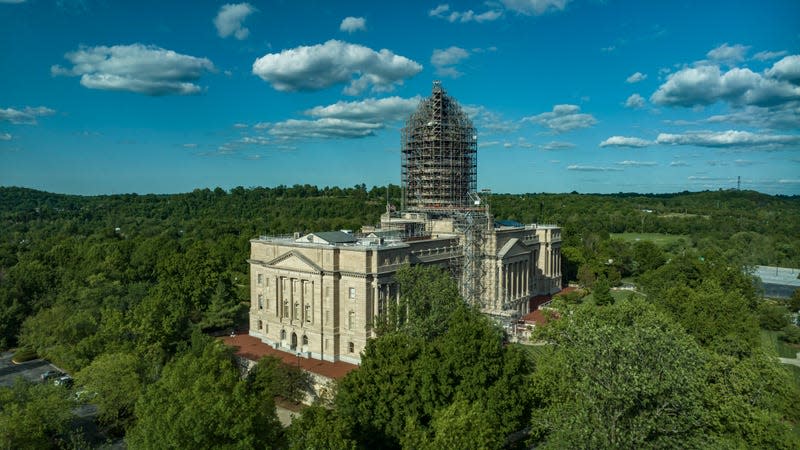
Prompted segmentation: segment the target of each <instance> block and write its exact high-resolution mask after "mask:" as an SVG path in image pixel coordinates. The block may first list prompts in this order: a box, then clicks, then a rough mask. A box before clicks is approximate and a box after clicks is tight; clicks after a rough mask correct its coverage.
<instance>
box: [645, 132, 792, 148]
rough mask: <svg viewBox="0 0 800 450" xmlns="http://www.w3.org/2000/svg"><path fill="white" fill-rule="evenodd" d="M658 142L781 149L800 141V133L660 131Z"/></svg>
mask: <svg viewBox="0 0 800 450" xmlns="http://www.w3.org/2000/svg"><path fill="white" fill-rule="evenodd" d="M656 142H657V143H659V144H664V145H693V146H697V147H711V148H726V147H748V148H764V149H780V148H785V147H786V146H787V145H793V144H798V143H800V135H791V134H767V133H751V132H749V131H738V130H728V131H695V132H690V133H683V134H671V133H660V134H659V135H658V138H656Z"/></svg>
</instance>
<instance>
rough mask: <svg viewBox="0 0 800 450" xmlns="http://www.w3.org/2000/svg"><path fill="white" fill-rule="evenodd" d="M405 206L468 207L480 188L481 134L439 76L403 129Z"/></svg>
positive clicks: (411, 208) (414, 208) (429, 208)
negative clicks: (474, 193) (449, 94)
mask: <svg viewBox="0 0 800 450" xmlns="http://www.w3.org/2000/svg"><path fill="white" fill-rule="evenodd" d="M401 158H402V161H401V180H402V202H403V203H402V205H401V209H402V210H403V211H433V210H439V209H451V208H461V207H470V206H472V205H471V199H470V196H469V195H470V193H473V192H475V191H476V189H477V173H478V138H477V133H476V131H475V127H474V126H473V124H472V121H471V120H470V119H469V117H467V115H466V114H465V113H464V111H462V109H461V107H460V106H459V105H458V102H456V100H455V99H453V98H452V97H450V96H448V95H447V93H446V92H445V91H444V89H442V86H441V83H440V82H439V81H434V82H433V90H432V92H431V96H430V97H428V98H426V99H424V100H422V101H421V102H420V105H419V107H418V108H417V110H416V112H414V113H413V114H412V115H411V117H409V119H408V121H406V124H405V127H404V128H403V130H402V150H401Z"/></svg>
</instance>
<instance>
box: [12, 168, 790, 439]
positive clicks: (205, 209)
mask: <svg viewBox="0 0 800 450" xmlns="http://www.w3.org/2000/svg"><path fill="white" fill-rule="evenodd" d="M400 196H401V191H400V187H399V186H396V185H389V186H383V187H381V186H373V187H372V188H370V189H368V188H367V186H365V185H363V184H362V185H356V186H353V187H351V188H338V187H324V188H319V187H316V186H310V185H295V186H291V187H288V186H277V187H274V188H243V187H237V188H234V189H231V190H229V191H226V190H223V189H221V188H217V189H213V190H211V189H196V190H194V191H193V192H190V193H184V194H169V195H166V194H165V195H152V194H151V195H136V194H124V195H104V196H92V197H83V196H74V195H63V194H54V193H47V192H41V191H36V190H31V189H25V188H15V187H0V350H4V351H5V350H14V351H16V352H17V354H29V355H34V354H35V355H38V356H39V357H42V358H46V359H47V360H49V361H52V362H53V363H55V364H57V365H58V366H59V367H62V368H64V369H65V370H66V371H68V372H69V373H70V374H73V376H74V378H75V386H74V387H71V388H64V387H62V386H54V385H52V384H48V383H29V382H25V381H23V380H19V381H17V382H16V383H15V384H14V386H12V387H7V388H6V387H0V447H2V448H86V447H90V446H100V447H102V446H103V445H106V443H105V442H104V441H103V442H96V441H92V440H91V439H90V437H87V435H86V434H85V433H83V432H82V430H78V429H75V427H74V426H73V424H74V420H73V419H74V417H73V414H72V411H73V410H74V408H76V406H77V405H79V404H80V403H85V402H91V403H92V404H94V405H96V406H97V408H98V415H97V418H96V422H97V423H96V425H97V427H98V429H99V430H101V433H102V436H104V437H105V438H106V439H107V440H108V442H118V441H120V440H124V443H125V445H126V446H127V447H129V448H134V449H136V448H147V449H149V448H187V447H199V448H242V449H244V448H256V447H258V448H276V449H284V448H291V449H310V448H318V449H339V448H341V449H362V448H363V449H367V448H387V449H393V448H397V449H400V448H414V449H417V448H486V449H493V448H530V447H542V448H676V447H678V448H786V449H791V448H799V447H800V408H798V407H797V405H800V368H796V367H790V366H786V365H781V364H779V363H778V361H777V356H778V355H777V353H776V349H775V345H776V344H775V343H776V342H777V343H779V345H782V346H784V347H785V348H794V349H795V351H800V347H797V346H796V345H797V344H800V331H799V330H800V328H798V327H797V326H796V325H795V324H793V323H792V319H793V317H796V315H797V313H798V310H800V292H795V295H794V297H793V298H791V299H786V300H782V299H765V298H763V295H762V292H761V288H760V285H759V283H758V282H757V280H756V279H754V278H753V277H752V276H751V275H750V273H751V272H750V269H751V268H752V267H753V266H755V265H773V266H784V267H795V268H798V267H800V197H796V196H794V197H786V196H770V195H765V194H761V193H757V192H752V191H713V192H683V193H676V194H662V195H642V194H626V193H620V194H612V195H593V194H578V193H569V194H535V193H532V194H488V193H487V194H484V195H483V201H484V204H486V205H488V207H489V208H490V211H491V214H492V215H493V216H494V217H495V218H496V219H510V220H517V221H520V222H525V223H530V222H536V223H556V224H559V225H560V226H562V228H563V232H562V236H563V239H564V240H563V242H562V255H563V267H562V272H563V273H564V282H565V284H566V283H567V282H572V283H576V284H577V285H578V286H580V289H577V290H575V291H572V292H571V293H570V294H568V295H563V296H557V297H556V299H555V300H554V304H553V309H552V310H549V312H548V314H550V315H551V318H552V320H551V321H550V322H549V324H548V325H546V326H543V327H537V329H536V330H535V332H534V340H535V341H536V343H537V344H540V345H519V344H510V343H509V342H508V341H507V339H506V336H504V334H503V331H502V329H501V328H499V327H498V326H497V324H495V323H494V322H493V321H491V320H490V319H488V318H486V317H485V316H483V315H481V314H480V313H478V312H477V311H475V310H473V309H470V308H468V307H467V306H466V305H465V304H464V302H463V301H462V300H461V299H460V297H459V294H458V289H457V287H456V285H455V284H454V282H453V281H452V280H451V279H450V278H449V277H448V276H447V275H446V274H443V273H439V272H438V271H436V270H435V269H426V268H421V267H406V268H404V269H403V270H401V272H399V273H398V275H397V277H398V281H399V282H400V285H401V291H402V298H401V303H400V304H401V305H402V308H401V307H400V306H398V307H397V308H395V309H392V308H390V310H389V312H388V315H387V317H382V318H380V320H381V323H380V326H379V327H377V329H378V330H379V333H378V336H377V337H376V338H375V339H373V340H371V341H370V343H369V345H368V346H367V348H366V350H365V351H364V354H363V357H362V365H361V367H360V368H359V369H357V370H355V371H353V372H352V373H350V374H349V375H348V376H347V377H345V378H344V379H343V380H342V381H341V382H340V383H339V384H338V385H337V386H336V389H335V392H333V393H332V394H331V396H330V398H326V399H325V400H324V401H321V402H319V403H318V404H315V405H312V406H309V407H307V408H305V409H304V410H303V411H302V413H301V414H300V415H299V416H298V417H297V418H296V419H295V420H294V422H293V423H292V424H291V425H290V426H289V427H287V428H284V427H282V426H281V425H280V423H279V422H278V420H277V417H276V414H275V402H276V399H283V400H289V401H291V400H297V399H298V398H299V397H300V395H301V392H300V391H301V390H302V386H303V383H304V382H306V380H304V377H305V375H304V374H303V373H302V372H300V371H298V370H297V369H295V368H293V367H289V366H284V365H282V364H281V363H280V362H279V361H277V360H274V359H269V358H265V359H263V360H261V361H260V362H259V363H258V365H257V366H256V368H255V369H254V370H253V371H251V372H250V373H249V374H247V375H246V376H242V375H241V373H240V370H239V367H238V366H237V364H236V362H235V360H234V358H233V353H232V350H231V349H230V348H226V347H225V346H223V345H222V344H221V343H220V342H219V341H218V340H216V339H214V338H212V337H210V335H211V334H214V332H217V331H220V330H223V331H224V330H229V329H231V328H234V327H236V328H241V327H245V326H246V324H247V318H246V314H247V311H248V308H249V306H248V305H249V298H248V295H249V286H248V282H249V281H248V280H249V277H248V274H247V270H248V265H247V262H246V258H247V257H248V253H249V240H250V239H252V238H254V237H257V236H259V235H264V234H270V235H274V234H289V233H292V232H296V231H299V232H304V231H329V230H338V229H353V230H358V229H359V228H360V227H361V226H362V225H365V224H375V223H377V222H378V221H379V215H380V214H381V213H382V212H384V211H385V210H386V207H387V206H386V203H387V200H388V202H389V203H391V204H393V205H395V206H398V207H399V201H400V200H399V199H400ZM623 284H625V285H634V286H636V293H635V294H624V295H620V293H619V291H613V292H612V290H611V289H612V288H613V287H615V286H619V285H623ZM612 294H613V295H612ZM793 314H794V316H793ZM793 345H794V346H795V347H792V346H793ZM79 393H89V394H91V395H78V394H79ZM201 394H202V395H201Z"/></svg>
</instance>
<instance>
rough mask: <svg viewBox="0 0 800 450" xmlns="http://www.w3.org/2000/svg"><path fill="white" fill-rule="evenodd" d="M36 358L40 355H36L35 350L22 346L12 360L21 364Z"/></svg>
mask: <svg viewBox="0 0 800 450" xmlns="http://www.w3.org/2000/svg"><path fill="white" fill-rule="evenodd" d="M36 358H38V356H37V355H36V352H35V351H33V350H31V349H29V348H20V349H17V351H16V353H14V356H13V357H12V358H11V362H13V363H14V364H20V363H24V362H26V361H31V360H34V359H36Z"/></svg>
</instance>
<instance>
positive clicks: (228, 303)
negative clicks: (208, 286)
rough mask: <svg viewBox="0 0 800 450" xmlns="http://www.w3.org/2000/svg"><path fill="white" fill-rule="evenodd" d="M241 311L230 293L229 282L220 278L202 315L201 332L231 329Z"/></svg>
mask: <svg viewBox="0 0 800 450" xmlns="http://www.w3.org/2000/svg"><path fill="white" fill-rule="evenodd" d="M241 309H242V307H241V305H240V304H239V301H238V299H237V298H236V296H235V295H234V294H233V292H232V286H231V284H230V281H228V280H227V279H226V278H220V280H219V281H218V282H217V288H216V290H215V291H214V295H213V296H212V297H211V303H209V305H208V309H207V310H206V312H205V313H204V314H203V320H202V321H201V322H200V328H201V329H202V330H221V329H224V328H228V327H231V326H233V324H234V320H235V319H236V316H237V315H238V314H239V311H240V310H241Z"/></svg>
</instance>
